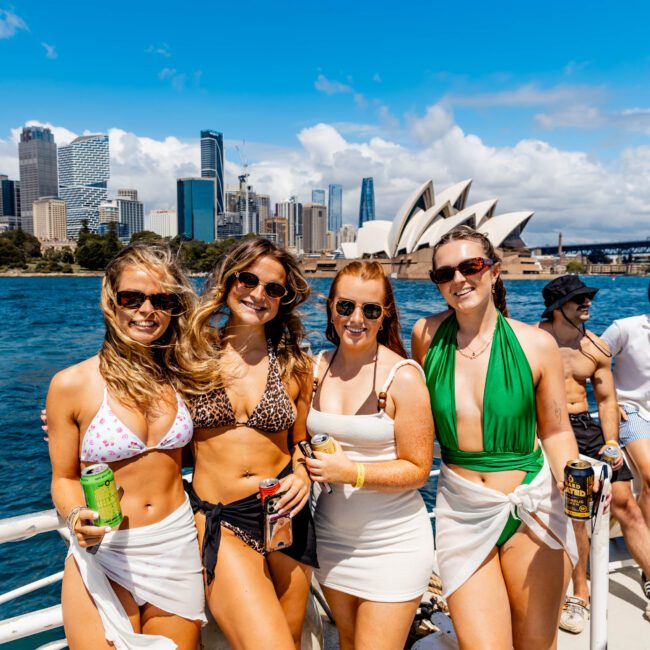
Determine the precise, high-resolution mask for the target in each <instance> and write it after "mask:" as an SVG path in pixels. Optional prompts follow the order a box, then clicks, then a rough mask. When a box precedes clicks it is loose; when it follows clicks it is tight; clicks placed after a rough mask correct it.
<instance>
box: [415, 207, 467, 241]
mask: <svg viewBox="0 0 650 650" xmlns="http://www.w3.org/2000/svg"><path fill="white" fill-rule="evenodd" d="M473 222H474V213H473V212H472V211H471V210H470V209H466V210H461V211H460V212H459V213H458V214H455V215H454V216H453V217H448V218H447V219H437V220H436V221H434V222H433V223H432V224H431V226H430V227H429V228H428V229H427V230H426V232H425V233H424V235H422V237H421V238H420V241H419V242H418V245H417V247H416V248H415V249H414V250H417V249H418V248H424V247H431V248H433V247H434V246H435V245H436V244H437V243H438V241H439V240H440V238H441V237H442V236H443V235H445V234H446V233H448V232H449V231H450V230H453V229H454V228H455V227H456V226H462V225H463V224H466V223H469V225H470V226H471V225H472V224H473Z"/></svg>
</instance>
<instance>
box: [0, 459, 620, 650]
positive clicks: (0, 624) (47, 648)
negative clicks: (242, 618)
mask: <svg viewBox="0 0 650 650" xmlns="http://www.w3.org/2000/svg"><path fill="white" fill-rule="evenodd" d="M439 474H440V470H439V469H433V470H432V471H431V472H430V474H429V476H430V477H437V476H438V475H439ZM429 517H430V518H431V519H435V512H434V511H433V510H432V511H431V512H430V513H429ZM52 531H57V532H58V533H59V534H60V535H61V537H63V539H64V540H66V541H67V542H69V538H70V536H69V533H68V529H67V527H66V525H65V522H64V521H63V520H62V519H61V518H60V517H59V515H58V514H57V512H56V510H54V509H51V510H43V511H40V512H33V513H28V514H23V515H18V516H15V517H9V518H6V519H2V520H0V544H4V543H6V542H16V541H21V540H25V539H29V538H30V537H33V536H35V535H39V534H42V533H49V532H52ZM608 561H609V514H604V515H603V516H602V518H601V519H600V526H599V528H598V529H596V530H594V531H593V533H592V543H591V567H592V571H591V579H592V596H591V597H592V616H591V621H592V623H591V637H592V638H591V646H590V647H591V650H601V649H604V648H606V645H607V614H606V612H607V593H608V573H609V568H608ZM62 578H63V571H58V572H56V573H53V574H51V575H49V576H45V577H43V578H39V579H37V580H34V581H32V582H29V583H28V584H25V585H23V586H20V587H17V588H15V589H12V590H10V591H8V592H6V593H4V594H0V604H4V603H7V602H10V601H12V600H15V599H16V598H19V597H21V596H24V595H26V594H29V593H32V592H34V591H36V590H38V589H41V588H42V587H46V586H48V585H51V584H53V583H55V582H58V581H60V580H61V579H62ZM62 625H63V613H62V609H61V605H60V604H57V605H54V606H52V607H46V608H43V609H38V610H35V611H31V612H26V613H24V614H20V615H18V616H14V617H12V618H8V619H5V620H2V621H0V645H1V644H4V643H9V642H11V641H16V640H17V639H21V638H25V637H30V636H34V635H36V634H40V633H42V632H46V631H49V630H53V629H56V628H58V627H61V626H62ZM594 643H595V644H594ZM66 647H67V642H66V641H65V640H63V639H62V640H60V641H53V642H50V643H46V644H44V645H41V646H38V647H37V648H36V650H59V649H60V648H66Z"/></svg>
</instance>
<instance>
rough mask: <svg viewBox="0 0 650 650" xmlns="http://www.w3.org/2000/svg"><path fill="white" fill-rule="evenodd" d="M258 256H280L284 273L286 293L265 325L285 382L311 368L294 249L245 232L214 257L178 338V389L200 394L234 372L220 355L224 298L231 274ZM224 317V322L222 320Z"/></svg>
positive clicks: (305, 290) (303, 287)
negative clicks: (184, 333) (180, 386)
mask: <svg viewBox="0 0 650 650" xmlns="http://www.w3.org/2000/svg"><path fill="white" fill-rule="evenodd" d="M262 257H270V258H272V259H274V260H276V261H277V262H279V263H280V264H281V265H282V267H283V268H284V271H285V274H286V282H285V286H286V288H287V295H286V296H284V298H282V299H281V300H280V305H279V308H278V313H277V315H276V316H275V318H273V319H272V320H271V321H269V322H268V323H266V325H265V333H266V338H267V339H269V340H270V341H271V344H272V345H273V347H274V348H275V350H276V353H277V357H278V363H279V365H280V371H281V373H282V378H283V380H284V381H285V383H286V382H287V381H288V380H289V378H290V377H292V376H293V375H296V374H298V375H299V374H303V373H308V372H310V361H309V357H308V355H307V354H306V353H305V352H304V351H303V350H302V347H301V344H302V341H303V339H304V336H305V331H304V328H303V325H302V321H301V319H300V316H299V314H298V307H299V306H300V305H301V304H302V303H304V302H305V301H306V300H307V298H308V297H309V294H310V293H311V288H310V287H309V284H308V283H307V281H306V280H305V278H304V276H303V274H302V271H301V270H300V267H299V266H298V261H297V260H296V258H295V257H294V256H293V255H291V254H290V253H288V252H287V251H286V250H284V249H282V248H280V247H279V246H276V245H275V244H274V243H272V242H270V241H269V240H268V239H264V238H263V237H250V238H248V239H243V240H241V241H239V242H237V243H236V244H233V246H231V247H230V248H228V249H227V250H226V251H225V252H224V253H222V254H221V255H220V256H219V258H218V259H217V263H216V265H215V267H214V269H213V270H212V271H211V272H210V274H209V275H208V279H207V280H206V283H205V288H204V291H203V295H202V297H201V301H200V303H199V306H198V307H197V308H196V310H195V311H194V314H193V316H192V319H191V322H190V324H189V330H188V334H187V336H186V337H184V338H183V339H182V341H181V344H180V349H181V354H180V355H179V364H180V366H181V381H182V383H183V392H184V393H186V394H187V395H200V394H202V393H205V392H207V391H209V390H213V389H215V388H218V387H223V386H225V385H227V383H228V381H229V378H231V377H232V376H233V373H232V369H231V368H228V367H226V365H225V364H224V363H223V362H222V359H221V351H222V350H223V348H224V344H225V342H226V338H225V335H224V332H225V329H226V327H227V325H228V318H229V310H228V306H227V304H226V301H227V299H228V294H229V293H230V290H231V288H232V286H233V284H234V282H235V280H236V277H235V274H236V273H237V272H238V271H243V270H245V269H247V268H248V267H249V266H251V265H252V264H253V263H254V262H255V261H256V260H258V259H259V258H262ZM224 319H225V320H226V322H225V325H222V323H223V320H224Z"/></svg>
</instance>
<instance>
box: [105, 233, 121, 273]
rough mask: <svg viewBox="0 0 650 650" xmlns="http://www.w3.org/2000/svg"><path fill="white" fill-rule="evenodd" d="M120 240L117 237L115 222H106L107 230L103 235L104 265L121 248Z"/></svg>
mask: <svg viewBox="0 0 650 650" xmlns="http://www.w3.org/2000/svg"><path fill="white" fill-rule="evenodd" d="M122 248H123V246H122V242H121V241H120V240H119V239H118V237H117V224H116V223H115V222H113V223H109V224H108V232H107V233H106V234H105V235H104V267H106V265H107V264H108V263H109V262H110V261H111V260H112V259H113V258H114V257H115V256H116V255H117V254H118V253H119V252H120V251H121V250H122Z"/></svg>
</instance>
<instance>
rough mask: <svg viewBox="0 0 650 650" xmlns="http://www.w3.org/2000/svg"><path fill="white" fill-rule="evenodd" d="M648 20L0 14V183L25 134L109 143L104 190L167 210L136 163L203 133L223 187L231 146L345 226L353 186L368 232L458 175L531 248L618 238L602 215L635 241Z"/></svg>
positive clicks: (590, 15)
mask: <svg viewBox="0 0 650 650" xmlns="http://www.w3.org/2000/svg"><path fill="white" fill-rule="evenodd" d="M649 18H650V9H649V8H648V5H647V4H646V3H641V2H619V3H616V4H614V3H611V2H599V1H595V2H589V3H587V2H574V3H559V2H544V3H540V2H536V3H521V2H500V3H485V2H456V3H443V2H434V1H431V2H421V1H417V2H409V1H406V2H402V3H394V2H391V3H386V2H367V1H365V0H364V1H362V2H358V1H357V2H349V1H348V2H339V1H338V0H336V1H331V2H321V3H311V2H302V3H301V2H287V1H275V2H268V0H267V2H257V1H253V2H248V3H245V4H242V3H239V4H236V3H224V2H191V1H190V2H185V3H177V2H174V3H171V2H155V3H154V2H149V1H148V0H138V1H137V2H133V1H131V2H128V3H127V2H121V1H118V2H111V3H95V2H88V1H86V2H79V1H75V2H62V3H52V2H21V1H20V0H16V1H15V2H13V3H12V4H9V3H6V2H4V0H0V60H2V62H3V63H2V75H0V97H2V98H3V100H2V101H0V167H3V164H4V167H5V169H8V170H9V172H11V171H12V169H13V168H14V165H15V163H13V162H12V161H11V152H12V147H13V148H15V129H16V128H17V127H19V126H21V125H23V124H25V123H26V122H28V121H38V122H41V123H49V124H51V125H53V126H55V127H57V128H61V129H66V130H67V131H69V132H71V133H72V134H78V133H83V132H87V131H90V132H109V133H111V142H112V143H113V141H115V143H116V152H121V154H120V153H116V159H115V162H114V164H113V167H114V170H116V175H117V176H120V174H121V175H122V176H121V177H120V180H124V182H126V181H127V180H129V174H131V176H132V178H133V180H134V181H135V180H137V179H139V178H141V179H142V181H141V182H142V184H143V191H144V192H145V197H146V198H147V199H148V203H151V207H154V205H158V204H160V205H162V204H164V203H165V202H167V203H169V202H170V201H172V198H171V194H170V191H171V190H170V189H169V187H167V185H165V188H164V189H161V191H160V195H161V196H162V197H163V198H161V199H159V200H158V199H156V198H155V197H156V191H155V189H156V188H155V187H154V186H153V185H152V183H153V180H152V179H147V178H146V173H147V169H146V167H147V160H148V157H151V156H156V155H159V156H161V157H164V156H171V157H173V156H174V155H175V156H187V160H185V161H184V163H183V164H185V165H187V166H189V167H191V166H192V165H196V163H197V157H198V152H197V153H196V155H194V154H192V153H191V151H192V147H194V148H196V147H195V145H196V140H197V137H198V131H199V130H200V129H201V128H214V129H218V130H222V131H223V132H224V134H225V137H226V139H227V143H228V148H227V152H226V153H227V157H228V158H229V160H230V167H229V170H230V174H231V176H233V177H234V174H235V173H236V167H237V165H238V162H239V161H238V156H237V154H236V152H235V150H234V144H235V143H236V142H241V141H242V140H244V139H245V140H246V142H247V145H246V155H247V156H248V158H249V159H250V162H251V163H252V166H251V171H252V173H253V177H252V180H253V183H256V182H257V186H258V187H259V188H260V189H263V190H265V191H268V192H270V193H271V195H272V199H273V200H283V199H285V198H287V196H285V194H287V193H292V192H297V193H298V194H299V195H301V198H303V199H304V200H306V199H307V198H308V197H307V196H306V195H305V196H302V195H304V194H306V193H307V192H308V189H309V187H310V186H321V185H323V184H327V183H328V182H343V183H344V187H345V212H346V215H345V216H346V220H348V221H351V222H353V221H354V220H355V218H356V211H357V210H358V207H357V206H358V193H359V188H358V186H359V185H360V180H361V177H362V176H365V175H371V174H374V175H375V177H376V179H375V186H376V191H377V204H378V211H379V212H381V214H379V215H378V216H382V217H386V218H391V217H392V215H393V214H394V211H395V209H396V207H397V206H398V205H399V203H400V197H401V199H402V200H403V198H405V192H406V190H407V189H408V185H409V182H410V183H411V185H412V186H413V187H415V186H416V185H417V184H418V182H421V181H422V180H426V178H431V177H432V178H433V180H434V184H435V185H436V187H437V188H438V187H439V189H443V188H444V186H446V185H448V184H450V183H452V182H455V181H459V180H462V178H469V177H471V178H473V179H474V184H473V192H472V196H471V199H472V200H480V199H482V198H487V197H490V196H499V197H500V199H501V201H500V207H501V206H503V209H508V210H519V209H534V210H535V211H536V217H535V218H534V219H533V220H532V221H531V223H530V225H529V227H528V230H529V231H530V234H531V235H530V236H529V237H528V239H529V240H530V239H532V240H533V241H537V243H542V241H546V240H549V239H550V240H552V239H553V238H554V237H556V234H555V233H556V232H557V230H558V228H560V227H562V226H563V225H564V228H565V240H568V239H571V236H573V238H574V239H583V240H584V239H593V238H595V237H598V238H601V239H602V238H609V237H612V236H620V235H623V234H624V232H622V231H620V230H617V229H616V228H615V227H614V226H616V227H617V228H620V227H621V224H620V223H618V224H612V222H611V219H608V218H607V215H610V216H611V211H612V210H614V209H617V206H619V205H620V207H621V209H623V210H624V211H626V212H632V213H634V215H635V216H634V220H633V221H632V223H633V227H634V228H635V229H639V228H640V229H641V230H643V227H644V223H645V228H646V234H648V235H650V232H648V230H649V229H648V223H650V218H649V217H648V215H649V214H650V208H649V207H648V206H649V203H650V194H649V191H648V190H647V189H646V188H645V186H646V185H648V186H650V183H648V182H647V181H648V180H649V179H648V177H647V176H648V173H650V151H649V150H648V149H647V148H648V147H650V97H649V96H648V95H649V93H650V90H649V89H650V84H648V76H649V73H650V44H649V40H648V37H647V29H648V28H647V25H648V22H649ZM111 129H117V130H118V131H119V132H115V134H113V132H111ZM12 130H14V131H12ZM122 133H123V134H128V135H129V136H133V137H132V138H129V137H127V136H125V135H120V134H122ZM120 138H122V140H120ZM168 138H174V139H175V140H178V142H179V143H180V144H179V145H178V146H176V144H174V146H172V147H170V146H167V145H166V144H165V143H166V141H167V139H168ZM127 140H128V143H127ZM477 141H478V143H480V146H479V144H477ZM152 143H154V144H152ZM156 143H157V144H156ZM522 143H524V144H523V145H522ZM3 145H4V146H3ZM127 145H128V146H127ZM143 152H144V153H143ZM154 152H157V153H154ZM181 152H182V153H181ZM140 154H142V155H143V156H144V158H145V159H147V160H144V161H140V162H139V163H138V161H137V160H136V159H138V156H139V155H140ZM120 156H121V158H120ZM140 157H142V156H140ZM112 162H113V161H112ZM149 162H150V161H149ZM256 164H258V165H259V167H258V168H257V170H256V167H255V165H256ZM163 167H164V169H162V170H161V172H160V173H161V174H163V176H164V174H165V173H171V172H172V171H174V169H176V170H178V165H177V166H176V167H174V163H173V160H170V161H169V163H168V164H166V166H165V165H163ZM16 169H17V167H16ZM2 171H3V170H2V169H0V173H2ZM256 171H257V179H256V176H255V172H256ZM163 172H164V173H163ZM558 174H560V175H561V176H559V177H558ZM522 175H523V176H524V177H525V178H526V179H527V180H526V182H525V183H523V185H522ZM535 175H537V177H538V180H539V183H536V182H535V180H534V178H533V179H531V176H535ZM285 176H286V177H285ZM573 176H575V178H574V179H571V178H570V177H573ZM608 178H609V179H610V180H608ZM612 179H613V180H612ZM570 180H573V181H575V182H573V183H571V184H569V183H570ZM165 182H166V183H167V181H165ZM622 182H624V183H625V184H626V185H628V187H627V189H626V191H625V192H622V193H620V189H619V188H620V185H621V183H622ZM607 183H611V187H610V186H609V185H607ZM560 190H562V191H560ZM585 194H588V195H589V198H588V200H587V199H586V198H582V197H585ZM630 194H631V195H630ZM614 195H615V196H614ZM567 200H568V201H571V202H572V206H571V209H569V208H568V206H566V205H559V203H565V204H566V202H567ZM621 201H623V205H621ZM382 211H383V212H382ZM501 211H503V210H501ZM384 213H385V214H384ZM567 219H569V220H571V219H573V221H575V224H573V223H571V224H570V225H569V226H568V229H567V226H566V223H567ZM630 234H633V233H630ZM634 234H635V235H636V234H637V233H634ZM638 234H643V233H638Z"/></svg>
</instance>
